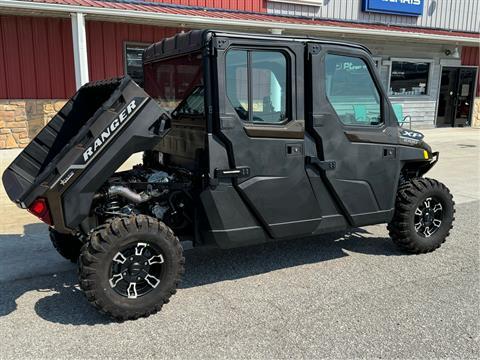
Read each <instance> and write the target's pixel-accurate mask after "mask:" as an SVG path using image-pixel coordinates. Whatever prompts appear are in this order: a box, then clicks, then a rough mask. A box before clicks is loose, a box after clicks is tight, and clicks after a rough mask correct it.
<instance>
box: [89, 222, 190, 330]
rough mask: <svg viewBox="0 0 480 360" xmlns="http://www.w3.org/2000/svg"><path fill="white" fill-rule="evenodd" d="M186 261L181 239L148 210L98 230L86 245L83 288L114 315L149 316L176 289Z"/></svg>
mask: <svg viewBox="0 0 480 360" xmlns="http://www.w3.org/2000/svg"><path fill="white" fill-rule="evenodd" d="M184 264H185V259H184V257H183V249H182V247H181V245H180V241H179V240H178V238H177V237H176V236H175V235H174V234H173V232H172V230H171V229H170V228H168V227H167V226H166V225H165V224H164V223H162V222H160V221H158V220H156V219H154V218H151V217H148V216H144V215H138V216H131V217H128V218H117V219H114V220H113V221H111V222H110V223H108V224H105V225H102V226H100V227H98V228H97V229H95V230H94V231H93V232H92V233H91V236H90V238H89V241H88V242H87V243H86V244H85V245H84V246H83V248H82V250H81V254H80V258H79V278H80V287H81V289H82V290H83V291H84V293H85V295H86V297H87V300H88V301H89V302H90V303H91V304H92V305H93V306H95V307H96V308H97V309H98V310H99V311H100V312H102V313H104V314H107V315H109V316H111V317H113V318H114V319H116V320H119V321H123V320H133V319H137V318H140V317H147V316H149V315H151V314H154V313H156V312H157V311H160V310H161V308H162V306H163V304H166V303H168V301H169V299H170V297H171V296H172V295H173V294H175V293H176V289H177V286H178V284H179V283H180V280H181V276H182V274H183V273H184ZM144 265H145V266H144ZM147 274H148V275H147ZM137 275H138V277H137ZM132 283H134V284H135V285H134V286H132Z"/></svg>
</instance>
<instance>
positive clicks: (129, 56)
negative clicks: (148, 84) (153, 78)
mask: <svg viewBox="0 0 480 360" xmlns="http://www.w3.org/2000/svg"><path fill="white" fill-rule="evenodd" d="M147 46H148V45H141V44H125V74H128V75H130V77H131V78H132V79H133V80H134V81H135V82H136V83H137V84H138V85H140V86H143V66H142V54H143V50H145V48H146V47H147Z"/></svg>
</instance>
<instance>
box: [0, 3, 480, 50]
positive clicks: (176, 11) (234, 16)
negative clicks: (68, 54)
mask: <svg viewBox="0 0 480 360" xmlns="http://www.w3.org/2000/svg"><path fill="white" fill-rule="evenodd" d="M0 12H4V13H10V14H16V15H20V14H25V15H48V16H70V14H71V13H83V14H85V15H86V16H87V19H92V20H93V19H98V20H105V21H123V22H136V23H149V24H154V25H159V26H174V27H179V26H180V27H182V26H183V27H185V28H212V29H226V30H247V31H268V30H269V29H283V30H284V31H285V32H287V33H289V34H302V35H315V36H322V35H323V36H343V37H345V38H347V39H348V37H349V36H355V37H368V38H386V37H388V38H391V39H393V38H397V39H402V40H407V39H408V40H412V41H427V42H431V43H446V42H448V43H455V44H458V45H470V46H472V45H474V46H475V45H476V46H478V45H479V44H480V34H479V33H469V32H458V31H447V30H438V29H427V28H418V27H415V28H414V27H403V26H398V25H395V26H393V25H392V26H388V25H383V24H371V23H368V24H367V23H358V22H344V21H334V20H324V19H309V18H302V17H290V16H280V15H274V14H268V13H250V12H244V11H235V10H223V9H212V8H199V7H193V6H182V5H172V4H164V3H153V2H143V1H134V0H127V1H124V0H117V1H95V0H0Z"/></svg>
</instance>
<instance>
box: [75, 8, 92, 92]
mask: <svg viewBox="0 0 480 360" xmlns="http://www.w3.org/2000/svg"><path fill="white" fill-rule="evenodd" d="M71 18H72V38H73V61H74V65H75V83H76V85H77V89H79V88H80V87H81V86H82V85H83V84H85V83H87V82H88V54H87V33H86V30H85V14H83V13H72V14H71Z"/></svg>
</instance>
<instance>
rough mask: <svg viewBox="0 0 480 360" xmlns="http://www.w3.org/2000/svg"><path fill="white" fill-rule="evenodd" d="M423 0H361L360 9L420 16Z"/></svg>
mask: <svg viewBox="0 0 480 360" xmlns="http://www.w3.org/2000/svg"><path fill="white" fill-rule="evenodd" d="M423 1H424V0H363V3H362V10H363V11H366V12H377V13H385V14H395V15H406V16H420V15H422V14H423Z"/></svg>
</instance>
